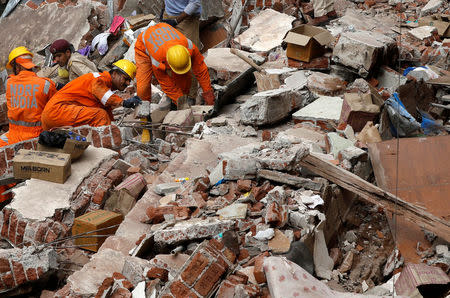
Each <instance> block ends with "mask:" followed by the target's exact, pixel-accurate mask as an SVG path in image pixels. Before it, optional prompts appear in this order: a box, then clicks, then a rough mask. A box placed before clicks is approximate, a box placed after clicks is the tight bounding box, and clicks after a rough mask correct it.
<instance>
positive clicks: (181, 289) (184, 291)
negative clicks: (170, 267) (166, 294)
mask: <svg viewBox="0 0 450 298" xmlns="http://www.w3.org/2000/svg"><path fill="white" fill-rule="evenodd" d="M170 292H172V294H173V295H174V296H175V298H187V297H188V298H196V297H198V296H197V295H195V294H194V293H193V292H192V291H191V290H190V289H189V288H188V287H186V286H185V285H184V284H183V283H182V282H181V281H179V280H177V281H175V282H174V283H172V284H171V285H170Z"/></svg>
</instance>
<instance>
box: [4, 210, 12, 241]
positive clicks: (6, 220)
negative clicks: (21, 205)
mask: <svg viewBox="0 0 450 298" xmlns="http://www.w3.org/2000/svg"><path fill="white" fill-rule="evenodd" d="M10 215H11V209H7V208H3V226H2V237H3V238H8V230H9V218H10Z"/></svg>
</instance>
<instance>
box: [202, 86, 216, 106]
mask: <svg viewBox="0 0 450 298" xmlns="http://www.w3.org/2000/svg"><path fill="white" fill-rule="evenodd" d="M203 99H204V100H205V103H206V104H207V105H208V106H213V105H214V100H215V96H214V90H212V89H211V90H209V91H206V92H203Z"/></svg>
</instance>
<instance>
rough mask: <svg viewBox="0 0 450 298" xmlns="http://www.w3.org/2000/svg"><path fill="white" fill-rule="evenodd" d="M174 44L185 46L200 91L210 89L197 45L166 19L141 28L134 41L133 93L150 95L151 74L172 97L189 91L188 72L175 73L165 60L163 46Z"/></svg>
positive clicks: (149, 96)
mask: <svg viewBox="0 0 450 298" xmlns="http://www.w3.org/2000/svg"><path fill="white" fill-rule="evenodd" d="M175 45H182V46H184V47H186V48H187V49H188V51H189V54H190V55H191V62H192V72H193V74H194V75H195V77H196V78H197V81H198V82H199V83H200V86H201V87H202V89H203V92H206V91H209V90H212V86H211V81H210V78H209V72H208V67H207V66H206V64H205V62H204V61H203V56H202V54H201V53H200V51H199V50H198V48H197V47H196V46H195V45H194V44H193V43H192V41H190V40H189V39H188V38H186V37H185V36H184V35H183V34H181V33H180V31H178V30H176V29H175V28H173V27H172V26H170V25H168V24H166V23H159V24H157V25H154V26H151V27H149V28H148V29H147V30H146V31H144V32H142V33H141V34H140V35H139V36H138V38H137V41H136V46H135V58H136V66H137V72H136V81H137V95H138V96H139V97H140V98H141V99H142V100H150V99H151V78H152V75H153V74H154V75H155V77H156V79H157V80H158V82H159V84H160V85H161V89H162V91H163V92H164V93H166V94H167V96H169V97H170V98H171V99H172V100H173V101H175V102H176V100H177V99H178V98H180V97H181V96H183V95H184V94H188V93H189V89H190V87H191V82H192V75H191V73H190V72H187V73H186V74H183V75H178V74H176V73H174V72H172V71H171V69H170V66H169V64H168V63H167V61H166V53H167V50H168V49H169V48H170V47H172V46H175Z"/></svg>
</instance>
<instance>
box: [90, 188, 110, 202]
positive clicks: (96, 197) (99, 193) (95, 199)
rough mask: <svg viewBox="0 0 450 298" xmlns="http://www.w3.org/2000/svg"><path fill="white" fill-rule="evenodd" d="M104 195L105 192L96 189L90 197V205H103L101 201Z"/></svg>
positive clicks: (101, 189)
mask: <svg viewBox="0 0 450 298" xmlns="http://www.w3.org/2000/svg"><path fill="white" fill-rule="evenodd" d="M106 193H107V190H104V189H103V188H100V187H98V188H97V189H96V190H95V192H94V195H93V197H92V203H94V204H97V205H101V204H103V200H104V199H105V198H106Z"/></svg>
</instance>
